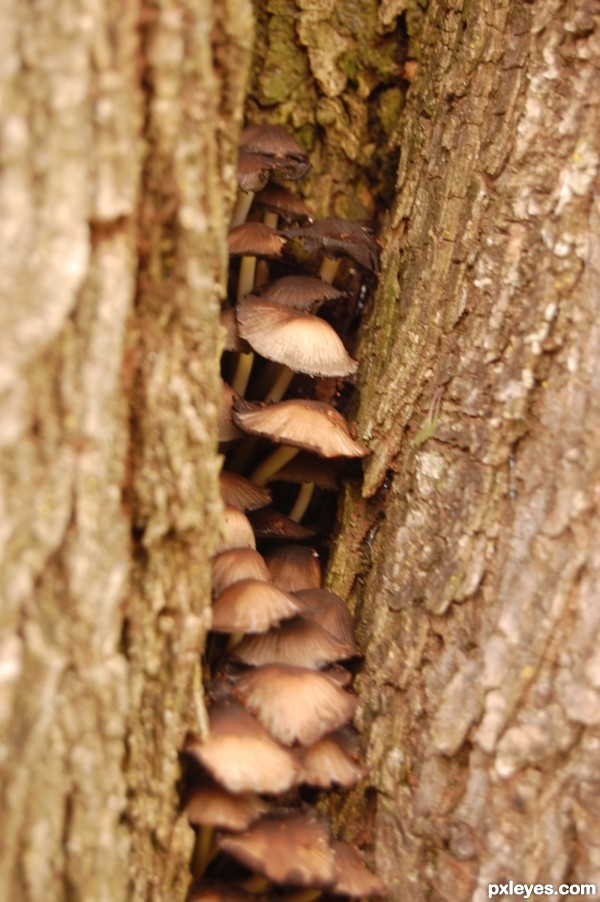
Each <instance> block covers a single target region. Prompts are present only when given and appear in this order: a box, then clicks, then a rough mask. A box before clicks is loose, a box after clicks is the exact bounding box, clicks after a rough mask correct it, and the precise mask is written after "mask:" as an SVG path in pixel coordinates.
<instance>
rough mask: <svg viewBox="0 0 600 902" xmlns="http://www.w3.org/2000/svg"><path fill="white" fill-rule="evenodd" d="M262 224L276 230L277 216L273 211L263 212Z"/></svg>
mask: <svg viewBox="0 0 600 902" xmlns="http://www.w3.org/2000/svg"><path fill="white" fill-rule="evenodd" d="M263 222H264V224H265V225H268V226H269V228H271V229H276V228H277V226H278V225H279V216H278V215H277V213H275V212H274V211H273V210H265V214H264V216H263Z"/></svg>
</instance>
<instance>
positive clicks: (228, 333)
mask: <svg viewBox="0 0 600 902" xmlns="http://www.w3.org/2000/svg"><path fill="white" fill-rule="evenodd" d="M220 319H221V326H222V327H223V329H224V332H225V336H224V337H225V344H224V349H225V350H226V351H237V352H238V353H243V354H247V353H248V351H249V350H250V346H249V344H248V342H247V341H244V339H243V338H240V333H239V330H238V324H237V319H236V318H235V310H234V308H233V307H225V308H224V309H223V310H221V317H220Z"/></svg>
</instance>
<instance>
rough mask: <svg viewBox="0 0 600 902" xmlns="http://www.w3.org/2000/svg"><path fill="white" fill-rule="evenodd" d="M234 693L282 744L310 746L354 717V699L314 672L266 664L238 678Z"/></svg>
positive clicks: (322, 675) (290, 666)
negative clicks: (298, 743) (296, 743)
mask: <svg viewBox="0 0 600 902" xmlns="http://www.w3.org/2000/svg"><path fill="white" fill-rule="evenodd" d="M235 693H236V695H237V696H238V697H239V698H241V699H242V700H243V702H244V704H245V705H246V706H247V707H248V708H249V710H250V711H252V712H253V713H254V714H256V716H257V718H258V720H259V721H260V723H262V724H263V726H264V727H266V728H267V730H268V731H269V733H270V734H271V736H274V737H275V739H278V740H279V741H280V742H282V743H283V744H284V745H293V744H294V743H295V742H300V743H301V744H302V745H312V743H314V742H316V741H317V739H320V738H321V736H324V735H325V733H330V732H331V731H332V730H335V729H337V728H338V727H340V726H341V725H342V724H344V723H346V721H348V720H349V719H350V718H351V717H352V715H353V714H354V709H355V707H356V698H355V697H354V696H353V695H350V694H349V693H348V692H345V691H344V690H343V689H340V687H339V686H338V685H337V684H336V683H334V682H333V681H332V680H330V679H329V677H327V676H325V675H324V674H322V673H319V672H318V671H316V670H309V669H307V668H304V667H295V666H293V665H291V664H266V665H264V666H263V667H258V668H256V670H252V671H250V672H249V673H247V674H244V676H242V677H240V679H239V680H238V681H237V683H236V685H235Z"/></svg>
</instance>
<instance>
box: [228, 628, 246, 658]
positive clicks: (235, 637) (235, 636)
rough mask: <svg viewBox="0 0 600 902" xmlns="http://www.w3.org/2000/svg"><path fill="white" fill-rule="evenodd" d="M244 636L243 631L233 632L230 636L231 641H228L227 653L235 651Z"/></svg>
mask: <svg viewBox="0 0 600 902" xmlns="http://www.w3.org/2000/svg"><path fill="white" fill-rule="evenodd" d="M243 638H244V634H243V633H231V635H230V636H229V641H228V642H227V647H226V649H225V654H226V655H228V654H229V652H230V651H233V649H234V648H235V647H236V645H239V644H240V642H241V641H242V639H243Z"/></svg>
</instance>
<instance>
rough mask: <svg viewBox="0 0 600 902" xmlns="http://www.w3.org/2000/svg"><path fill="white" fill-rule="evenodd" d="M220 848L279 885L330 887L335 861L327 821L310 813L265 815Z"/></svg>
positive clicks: (221, 844) (222, 843)
mask: <svg viewBox="0 0 600 902" xmlns="http://www.w3.org/2000/svg"><path fill="white" fill-rule="evenodd" d="M219 845H220V848H221V849H222V850H223V851H224V852H227V854H228V855H231V856H232V857H233V858H235V859H237V861H240V862H241V863H242V864H244V865H246V867H248V868H250V869H251V870H253V871H256V872H257V873H259V874H263V875H264V876H265V877H266V878H267V879H268V880H270V881H271V882H273V883H276V884H278V885H280V886H299V887H321V888H326V887H329V886H331V885H332V884H333V883H334V880H335V858H334V854H333V850H332V847H331V843H330V835H329V828H328V826H327V824H326V822H325V821H324V820H323V819H322V818H320V817H318V816H317V815H316V814H314V813H313V812H312V811H309V812H302V813H300V814H291V815H287V816H277V815H265V817H262V818H260V820H258V821H255V823H254V824H252V826H251V827H249V828H248V830H246V831H245V832H244V833H241V834H239V835H237V836H225V837H223V838H222V839H221V841H220V843H219Z"/></svg>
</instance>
